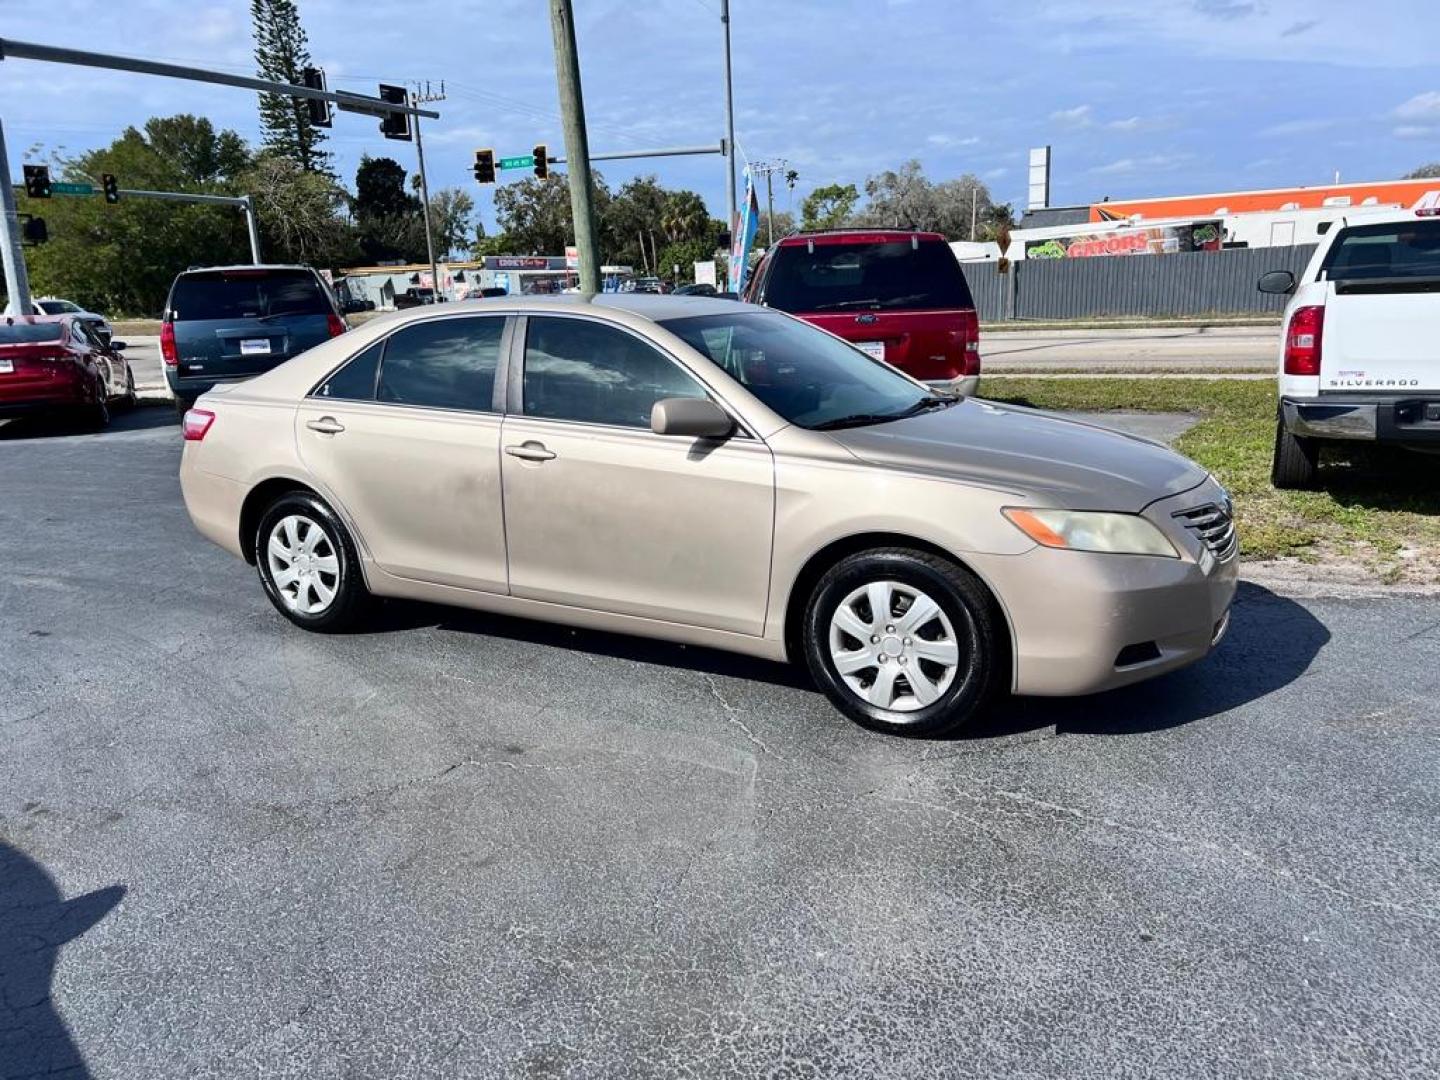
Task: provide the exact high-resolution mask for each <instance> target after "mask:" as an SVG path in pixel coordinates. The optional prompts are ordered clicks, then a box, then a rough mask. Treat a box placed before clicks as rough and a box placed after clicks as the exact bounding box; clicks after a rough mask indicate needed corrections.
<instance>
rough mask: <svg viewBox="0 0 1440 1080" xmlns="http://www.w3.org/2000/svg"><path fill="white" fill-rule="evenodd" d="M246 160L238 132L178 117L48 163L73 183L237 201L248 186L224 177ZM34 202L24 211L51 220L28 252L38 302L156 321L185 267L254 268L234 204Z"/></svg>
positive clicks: (128, 131)
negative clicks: (49, 296) (108, 177)
mask: <svg viewBox="0 0 1440 1080" xmlns="http://www.w3.org/2000/svg"><path fill="white" fill-rule="evenodd" d="M162 148H163V151H162ZM247 159H248V152H246V151H245V150H244V143H243V141H241V139H240V137H239V136H238V135H236V134H235V133H234V132H232V131H221V132H218V133H217V132H215V131H214V130H213V128H211V126H210V125H209V124H208V123H207V122H204V121H196V120H195V118H194V117H190V116H178V117H169V118H164V119H155V120H151V121H150V122H149V123H147V124H146V125H145V131H144V132H142V131H140V130H138V129H136V128H133V127H132V128H127V129H126V130H125V132H124V133H123V134H122V135H121V136H120V137H119V138H118V139H116V140H115V141H114V142H112V143H111V144H110V145H109V146H107V147H104V148H101V149H98V150H92V151H88V152H86V153H84V154H80V155H78V156H75V157H65V156H63V155H61V156H60V157H59V158H58V160H57V159H56V158H54V157H52V158H51V159H50V160H51V161H52V162H53V163H54V164H53V166H52V167H54V168H56V169H58V172H59V176H60V178H61V179H64V180H68V181H80V182H88V183H91V184H95V185H97V186H98V184H99V183H100V175H101V174H102V173H107V172H108V173H113V174H115V176H117V177H118V178H119V179H120V186H121V187H127V188H140V189H148V190H151V191H183V192H196V193H205V194H222V195H235V194H241V193H243V191H244V189H243V188H242V187H240V186H239V184H240V183H241V182H242V181H241V180H240V178H238V177H231V176H229V175H227V173H229V172H230V170H232V169H235V168H238V167H239V166H240V165H241V163H242V162H244V161H246V160H247ZM221 162H223V164H221ZM27 202H28V200H25V199H24V198H23V195H22V197H21V210H22V212H26V213H34V214H38V215H40V216H42V217H44V218H45V219H46V223H47V225H48V226H49V231H50V242H49V243H47V244H43V245H41V246H39V247H36V248H32V249H31V250H30V251H29V252H27V258H26V262H27V265H28V267H29V270H30V285H31V289H32V290H33V291H34V292H35V293H36V295H43V294H45V293H55V294H58V295H61V296H66V297H69V298H70V299H73V300H75V301H77V302H78V303H81V304H84V305H85V306H87V307H90V308H92V309H94V310H97V311H104V312H108V313H110V314H114V315H157V314H159V312H160V309H161V308H162V307H163V306H164V303H165V297H166V295H167V294H168V292H169V290H170V283H171V282H172V281H173V280H174V279H175V275H176V274H177V273H178V272H179V271H181V270H183V269H185V267H187V266H190V265H192V264H194V263H211V264H217V263H219V264H223V263H233V262H248V261H249V257H250V255H249V251H250V249H249V244H248V243H247V240H246V230H245V222H244V218H243V216H242V215H241V214H240V213H239V212H238V211H236V210H233V209H230V208H228V207H216V206H197V205H191V204H185V203H173V202H159V201H152V200H145V199H127V198H122V199H121V200H120V202H119V203H117V204H115V205H110V204H108V203H106V202H105V201H104V200H103V199H100V198H90V199H66V198H55V199H50V200H47V201H45V202H40V203H36V202H30V203H28V205H26V203H27Z"/></svg>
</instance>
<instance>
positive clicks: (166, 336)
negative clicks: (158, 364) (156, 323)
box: [160, 319, 180, 367]
mask: <svg viewBox="0 0 1440 1080" xmlns="http://www.w3.org/2000/svg"><path fill="white" fill-rule="evenodd" d="M160 359H162V360H164V361H165V366H166V367H175V366H176V365H177V364H179V363H180V354H179V353H178V352H176V351H175V324H174V323H172V322H171V321H170V320H169V319H166V320H165V321H164V322H162V323H161V324H160Z"/></svg>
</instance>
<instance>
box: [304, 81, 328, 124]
mask: <svg viewBox="0 0 1440 1080" xmlns="http://www.w3.org/2000/svg"><path fill="white" fill-rule="evenodd" d="M303 78H304V83H305V85H306V86H307V87H309V88H310V89H311V90H324V89H325V88H326V87H325V72H323V71H321V70H320V69H319V68H313V67H307V68H306V69H305V71H304V73H303ZM305 108H306V109H307V110H308V111H309V113H310V123H312V124H314V125H315V126H316V127H329V126H330V102H328V101H321V100H320V99H319V98H306V99H305Z"/></svg>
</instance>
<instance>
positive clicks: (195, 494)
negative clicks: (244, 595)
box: [180, 443, 246, 558]
mask: <svg viewBox="0 0 1440 1080" xmlns="http://www.w3.org/2000/svg"><path fill="white" fill-rule="evenodd" d="M194 446H195V444H193V443H186V444H185V449H184V451H183V452H182V453H181V457H180V494H181V495H182V496H183V498H184V500H185V509H186V511H187V512H188V513H189V515H190V520H191V521H192V522H194V524H195V528H196V529H198V530H199V532H200V534H201V535H202V536H204V537H205V538H206V539H207V540H209V541H211V542H212V543H214V544H218V545H219V546H220V547H222V548H224V549H225V550H226V551H228V552H230V554H232V555H234V556H235V557H236V558H243V557H244V556H243V554H242V553H241V549H240V509H241V507H243V506H244V504H245V495H246V488H245V485H243V484H241V483H239V482H237V481H235V480H230V479H227V478H226V477H223V476H217V475H215V474H214V473H208V472H205V471H204V470H202V469H199V468H197V467H196V466H195V464H194V461H193V458H194V455H195V452H196V451H195V449H194Z"/></svg>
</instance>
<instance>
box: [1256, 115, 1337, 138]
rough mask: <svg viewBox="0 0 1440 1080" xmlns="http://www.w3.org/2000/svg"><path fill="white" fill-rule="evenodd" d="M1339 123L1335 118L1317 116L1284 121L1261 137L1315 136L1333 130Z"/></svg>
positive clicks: (1271, 126)
mask: <svg viewBox="0 0 1440 1080" xmlns="http://www.w3.org/2000/svg"><path fill="white" fill-rule="evenodd" d="M1338 122H1339V121H1338V120H1336V119H1335V118H1334V117H1324V116H1315V117H1310V118H1308V119H1304V120H1284V121H1282V122H1280V123H1278V124H1271V125H1270V126H1269V127H1267V128H1266V129H1265V130H1263V131H1262V132H1260V134H1261V135H1281V136H1284V135H1313V134H1314V133H1315V132H1317V131H1326V130H1328V129H1329V128H1333V127H1334V126H1335V125H1336V124H1337V123H1338Z"/></svg>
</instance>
